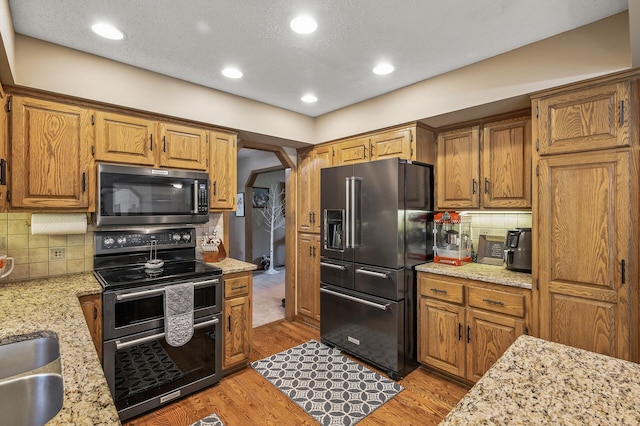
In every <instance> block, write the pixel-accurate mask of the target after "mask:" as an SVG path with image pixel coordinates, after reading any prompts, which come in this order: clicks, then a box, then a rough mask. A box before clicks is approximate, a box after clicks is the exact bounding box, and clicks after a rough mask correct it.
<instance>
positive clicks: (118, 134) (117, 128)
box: [95, 111, 158, 166]
mask: <svg viewBox="0 0 640 426" xmlns="http://www.w3.org/2000/svg"><path fill="white" fill-rule="evenodd" d="M95 126H96V147H95V159H96V160H97V161H106V162H110V163H127V164H135V165H140V166H155V165H156V156H155V151H157V150H158V141H157V138H156V140H155V141H154V132H155V122H154V121H151V120H147V119H144V118H138V117H133V116H129V115H123V114H115V113H111V112H106V111H96V113H95Z"/></svg>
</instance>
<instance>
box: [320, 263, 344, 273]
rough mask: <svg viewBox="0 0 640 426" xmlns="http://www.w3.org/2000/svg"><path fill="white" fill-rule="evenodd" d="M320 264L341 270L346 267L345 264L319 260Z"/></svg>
mask: <svg viewBox="0 0 640 426" xmlns="http://www.w3.org/2000/svg"><path fill="white" fill-rule="evenodd" d="M320 266H325V267H327V268H332V269H339V270H341V271H344V270H346V269H347V268H346V267H345V266H342V265H334V264H333V263H327V262H320Z"/></svg>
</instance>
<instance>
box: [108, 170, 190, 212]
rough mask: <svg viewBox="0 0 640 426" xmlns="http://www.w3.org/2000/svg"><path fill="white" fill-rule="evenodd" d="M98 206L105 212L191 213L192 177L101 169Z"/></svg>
mask: <svg viewBox="0 0 640 426" xmlns="http://www.w3.org/2000/svg"><path fill="white" fill-rule="evenodd" d="M100 178H101V180H102V181H101V185H102V187H101V189H100V200H101V205H100V210H101V213H102V214H103V215H106V216H149V215H179V214H190V213H191V212H192V210H194V205H193V180H191V179H184V178H169V177H165V178H162V177H157V176H154V177H148V176H134V175H121V174H118V173H102V174H101V176H100Z"/></svg>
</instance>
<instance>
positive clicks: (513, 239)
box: [504, 228, 531, 272]
mask: <svg viewBox="0 0 640 426" xmlns="http://www.w3.org/2000/svg"><path fill="white" fill-rule="evenodd" d="M504 246H505V250H504V261H505V264H506V267H507V269H510V270H512V271H518V272H531V228H516V229H514V230H509V231H507V237H506V239H505V244H504Z"/></svg>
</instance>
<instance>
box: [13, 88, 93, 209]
mask: <svg viewBox="0 0 640 426" xmlns="http://www.w3.org/2000/svg"><path fill="white" fill-rule="evenodd" d="M10 114H11V158H10V163H11V174H12V176H11V187H10V191H11V193H10V196H11V200H10V201H11V206H12V207H17V208H34V209H38V208H55V209H65V210H67V209H69V210H76V211H91V210H92V209H93V208H94V206H93V203H92V202H91V200H93V196H92V195H90V192H93V191H94V190H95V189H94V184H93V182H94V176H93V173H91V171H92V170H93V167H92V166H93V161H92V158H91V155H90V146H91V145H92V144H93V137H94V133H93V126H92V125H91V111H89V110H86V109H84V108H81V107H77V106H71V105H64V104H60V103H56V102H50V101H45V100H39V99H32V98H26V97H22V96H13V99H12V106H11V111H10Z"/></svg>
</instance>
